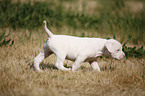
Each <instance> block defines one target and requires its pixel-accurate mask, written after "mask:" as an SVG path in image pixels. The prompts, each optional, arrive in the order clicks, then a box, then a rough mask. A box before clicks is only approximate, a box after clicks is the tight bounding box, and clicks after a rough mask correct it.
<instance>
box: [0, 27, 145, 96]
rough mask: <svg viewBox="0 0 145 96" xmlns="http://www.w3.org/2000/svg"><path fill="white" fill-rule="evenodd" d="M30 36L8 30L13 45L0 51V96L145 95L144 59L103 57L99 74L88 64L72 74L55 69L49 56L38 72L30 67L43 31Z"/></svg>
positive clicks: (84, 64)
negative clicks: (41, 70)
mask: <svg viewBox="0 0 145 96" xmlns="http://www.w3.org/2000/svg"><path fill="white" fill-rule="evenodd" d="M9 31H10V30H9V29H6V32H9ZM55 31H57V30H54V34H55ZM63 32H64V31H63ZM63 32H62V33H63ZM83 32H84V31H83ZM25 33H27V34H25ZM29 33H30V32H29V31H28V30H15V31H14V30H11V37H10V38H12V39H14V40H15V42H14V45H12V46H11V45H7V46H2V47H0V81H1V82H0V96H38V95H39V96H46V95H47V96H68V95H69V96H144V95H145V79H144V71H145V69H144V65H143V64H144V59H137V58H128V59H125V58H124V59H123V60H120V61H118V60H115V59H111V58H106V57H103V58H98V63H99V66H100V68H101V72H98V71H94V70H92V69H91V67H90V65H89V64H88V63H83V64H82V66H81V67H80V68H79V69H78V70H77V71H76V72H71V71H60V70H58V69H56V67H55V66H54V65H55V60H56V57H55V55H52V56H50V57H48V58H47V59H45V60H44V61H43V62H42V63H41V65H40V67H41V68H42V69H43V70H44V72H37V71H35V70H34V69H33V67H32V64H33V59H34V57H35V55H37V54H38V53H39V52H40V50H41V48H42V47H43V44H44V43H45V40H47V35H46V33H45V32H44V30H43V29H41V30H37V31H36V30H34V31H33V32H32V34H31V36H30V34H29ZM60 33H61V32H60ZM80 33H81V32H80ZM66 34H67V33H66ZM78 35H79V34H78ZM94 36H96V37H97V35H94ZM72 64H73V62H71V61H67V60H66V61H65V62H64V65H65V66H67V67H71V66H72Z"/></svg>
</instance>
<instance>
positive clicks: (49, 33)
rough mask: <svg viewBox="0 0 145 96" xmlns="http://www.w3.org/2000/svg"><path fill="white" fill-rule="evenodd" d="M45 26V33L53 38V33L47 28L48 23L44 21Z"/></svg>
mask: <svg viewBox="0 0 145 96" xmlns="http://www.w3.org/2000/svg"><path fill="white" fill-rule="evenodd" d="M43 24H44V25H43V26H44V29H45V32H46V33H47V35H48V36H49V37H50V38H51V37H53V34H52V33H51V31H50V30H49V29H48V28H47V26H46V21H45V20H44V21H43Z"/></svg>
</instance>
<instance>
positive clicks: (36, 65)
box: [34, 43, 53, 72]
mask: <svg viewBox="0 0 145 96" xmlns="http://www.w3.org/2000/svg"><path fill="white" fill-rule="evenodd" d="M52 53H53V52H51V51H50V49H49V48H48V47H47V45H46V43H45V45H44V47H43V49H42V50H41V51H40V53H39V54H38V55H37V56H36V57H35V58H34V68H35V69H36V70H37V71H40V72H42V70H41V69H40V68H39V64H40V63H41V61H42V60H43V59H45V58H46V57H48V56H49V55H51V54H52Z"/></svg>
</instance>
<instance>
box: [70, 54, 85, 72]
mask: <svg viewBox="0 0 145 96" xmlns="http://www.w3.org/2000/svg"><path fill="white" fill-rule="evenodd" d="M85 59H86V58H85V57H83V56H78V57H77V59H76V60H75V62H74V64H73V66H72V71H76V70H77V69H78V68H79V67H80V66H81V63H82V62H83V61H84V60H85Z"/></svg>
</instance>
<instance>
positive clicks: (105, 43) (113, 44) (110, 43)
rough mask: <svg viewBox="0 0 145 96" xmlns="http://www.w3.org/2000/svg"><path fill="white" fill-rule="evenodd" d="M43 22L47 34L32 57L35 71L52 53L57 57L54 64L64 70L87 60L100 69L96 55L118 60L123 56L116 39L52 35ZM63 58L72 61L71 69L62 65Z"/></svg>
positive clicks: (73, 69)
mask: <svg viewBox="0 0 145 96" xmlns="http://www.w3.org/2000/svg"><path fill="white" fill-rule="evenodd" d="M43 24H44V29H45V31H46V33H47V34H48V40H47V41H46V42H45V44H44V47H43V48H42V50H41V51H40V53H39V55H38V56H36V57H35V59H34V68H35V69H36V70H37V71H42V70H41V69H40V68H39V64H40V62H41V61H42V60H43V59H45V58H46V57H48V56H50V55H51V54H53V53H54V54H55V55H56V57H57V60H56V64H55V66H56V67H57V68H58V69H60V70H66V71H67V70H72V71H76V70H77V69H78V68H79V67H80V66H81V63H82V62H89V64H90V65H91V67H92V68H93V69H94V70H98V71H100V68H99V66H98V63H97V57H98V56H102V55H106V56H110V57H112V58H116V59H118V60H120V59H122V58H123V57H124V56H125V54H124V52H123V51H122V45H121V43H120V42H118V41H117V40H114V39H109V40H107V39H101V38H87V37H84V38H82V37H74V36H67V35H54V34H52V33H51V32H50V30H49V29H48V28H47V26H46V21H43ZM65 59H68V60H72V61H74V64H73V66H72V69H71V68H66V67H64V66H63V62H64V60H65Z"/></svg>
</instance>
